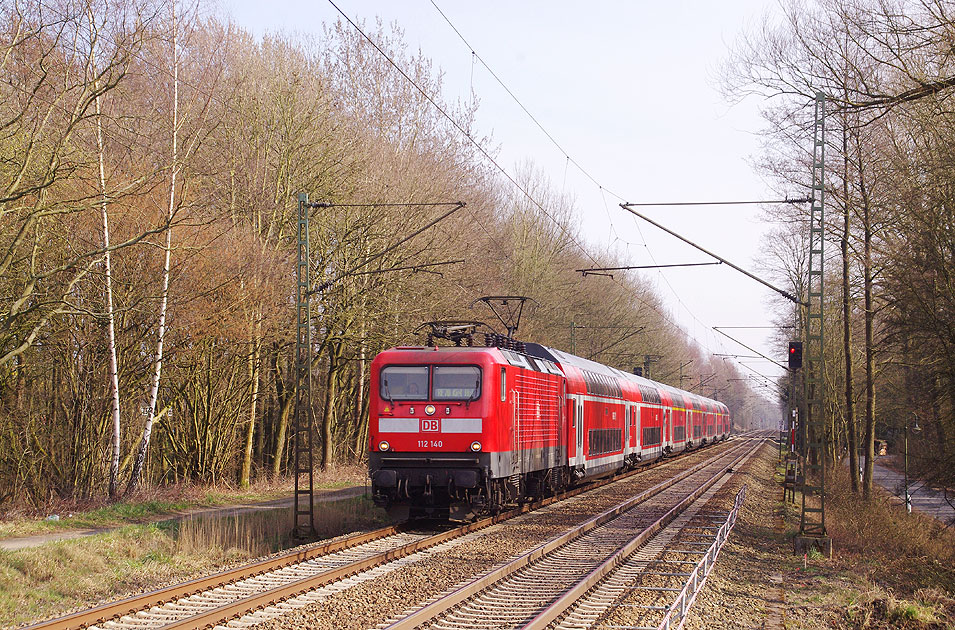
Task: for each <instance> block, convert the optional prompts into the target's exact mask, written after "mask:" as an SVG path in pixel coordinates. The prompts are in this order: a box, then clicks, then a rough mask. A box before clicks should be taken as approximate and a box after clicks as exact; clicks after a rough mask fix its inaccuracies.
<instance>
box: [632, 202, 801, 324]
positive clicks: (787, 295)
mask: <svg viewBox="0 0 955 630" xmlns="http://www.w3.org/2000/svg"><path fill="white" fill-rule="evenodd" d="M702 203H704V202H697V205H699V204H702ZM714 203H715V202H714ZM721 203H728V202H721ZM760 203H770V202H760ZM639 205H641V204H635V203H633V204H632V203H622V204H620V207H621V208H623V209H624V210H626V211H627V212H629V213H630V214H632V215H634V216H637V217H639V218H641V219H643V220H644V221H646V222H647V223H649V224H650V225H653V226H655V227H657V228H659V229H661V230H663V231H664V232H666V233H667V234H669V235H670V236H673V237H675V238H678V239H680V240H681V241H683V242H684V243H686V244H687V245H690V246H691V247H695V248H696V249H698V250H700V251H701V252H703V253H704V254H706V255H707V256H712V257H713V258H715V259H716V260H718V261H720V262H722V263H725V264H727V265H729V266H730V267H732V268H733V269H735V270H736V271H738V272H740V273H741V274H743V275H745V276H747V277H748V278H750V279H752V280H755V281H756V282H758V283H760V284H762V285H763V286H765V287H768V288H770V289H772V290H773V291H775V292H776V293H778V294H780V295H781V296H783V297H784V298H786V299H787V300H790V301H792V302H795V303H796V304H801V305H803V306H807V304H806V302H803V301H802V300H800V299H799V298H797V297H796V296H794V295H792V294H791V293H789V292H788V291H784V290H783V289H780V288H779V287H775V286H773V285H771V284H770V283H768V282H766V281H765V280H763V279H762V278H760V277H759V276H757V275H755V274H752V273H750V272H748V271H746V270H745V269H743V268H742V267H740V266H738V265H734V264H733V263H731V262H730V261H728V260H726V259H725V258H723V257H722V256H717V255H716V254H714V253H713V252H711V251H710V250H708V249H706V248H704V247H702V246H700V245H697V244H696V243H694V242H693V241H691V240H690V239H688V238H686V237H685V236H682V235H681V234H678V233H677V232H674V231H673V230H671V229H669V228H667V227H664V226H663V225H660V224H659V223H657V222H656V221H654V220H653V219H651V218H650V217H648V216H646V215H645V214H641V213H639V212H637V211H636V210H634V209H633V208H632V207H631V206H639ZM658 205H664V204H658ZM686 205H689V204H686Z"/></svg>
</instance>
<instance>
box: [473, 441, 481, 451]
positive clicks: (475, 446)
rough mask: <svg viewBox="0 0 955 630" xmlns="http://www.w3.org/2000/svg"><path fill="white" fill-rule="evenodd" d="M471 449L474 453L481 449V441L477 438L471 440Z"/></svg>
mask: <svg viewBox="0 0 955 630" xmlns="http://www.w3.org/2000/svg"><path fill="white" fill-rule="evenodd" d="M471 450H472V451H474V452H475V453H477V452H479V451H480V450H481V443H480V442H478V441H477V440H475V441H473V442H471Z"/></svg>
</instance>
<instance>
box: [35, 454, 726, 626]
mask: <svg viewBox="0 0 955 630" xmlns="http://www.w3.org/2000/svg"><path fill="white" fill-rule="evenodd" d="M707 450H708V449H707ZM681 459H682V458H681ZM679 461H680V459H677V460H665V461H664V462H663V463H662V464H660V465H664V466H669V465H673V464H674V463H676V462H679ZM701 466H702V465H698V466H695V467H693V468H691V471H693V470H697V469H699V468H700V467H701ZM646 470H647V468H644V469H640V470H638V471H633V472H630V473H626V474H625V475H621V476H618V477H615V478H612V479H608V480H603V481H601V482H597V483H594V484H590V485H588V486H586V487H582V488H579V489H576V490H574V491H571V492H568V493H565V494H564V495H561V496H558V497H551V498H549V499H546V500H544V501H539V502H536V503H534V504H528V505H525V506H522V507H521V508H519V509H515V510H511V511H509V512H507V513H504V514H500V515H498V516H495V517H493V518H488V519H483V520H481V521H477V522H474V523H470V524H468V525H465V526H462V527H459V528H455V529H452V530H448V531H443V532H440V533H437V534H435V533H434V532H428V531H420V530H418V531H416V530H414V529H411V528H409V527H408V526H407V525H399V526H393V527H387V528H382V529H380V530H376V531H374V532H368V533H364V534H358V535H355V536H349V537H346V538H344V539H341V540H337V541H332V542H329V543H324V544H321V545H315V546H311V547H307V548H305V549H302V550H297V551H294V552H290V553H286V554H281V555H278V556H275V557H273V558H269V559H266V560H262V561H259V562H256V563H253V564H250V565H246V566H243V567H239V568H236V569H233V570H230V571H226V572H222V573H218V574H215V575H212V576H208V577H205V578H201V579H197V580H191V581H189V582H184V583H182V584H178V585H175V586H171V587H167V588H164V589H159V590H157V591H153V592H150V593H145V594H143V595H141V596H136V597H132V598H128V599H125V600H121V601H118V602H113V603H109V604H104V605H102V606H98V607H95V608H92V609H89V610H86V611H81V612H78V613H74V614H72V615H68V616H66V617H61V618H58V619H53V620H49V621H45V622H41V623H38V624H35V625H33V626H29V629H30V630H41V629H42V630H70V629H74V628H104V629H107V628H108V629H110V630H123V629H126V628H136V629H137V630H148V629H151V628H203V627H214V626H216V625H218V624H224V623H227V622H229V620H233V619H240V618H243V619H245V620H246V622H248V623H255V622H256V621H258V620H261V619H262V618H269V617H272V616H276V615H278V614H281V613H282V611H283V610H284V609H287V608H290V607H291V608H294V607H298V606H304V605H306V604H307V603H309V601H310V600H309V595H308V594H309V593H310V592H315V589H320V588H322V587H327V588H332V587H331V586H329V585H334V584H335V583H336V582H340V581H341V580H343V579H344V578H346V577H348V576H356V575H358V574H362V572H366V573H367V572H369V571H377V574H379V575H380V574H381V573H382V572H383V571H388V570H389V569H382V568H380V567H383V566H387V565H389V563H390V564H392V565H394V566H393V569H392V570H397V568H399V566H400V565H399V564H395V561H397V560H400V559H402V558H405V557H408V556H412V555H414V554H420V553H423V552H425V550H428V549H436V550H440V549H442V548H449V547H453V546H454V545H455V544H457V543H456V541H461V540H466V539H467V536H468V535H469V534H475V533H476V532H478V531H479V530H482V529H485V528H487V527H490V526H491V525H494V524H496V523H500V522H503V521H506V520H509V519H512V518H515V517H517V516H520V515H522V514H525V513H527V512H529V511H531V510H534V509H537V508H540V507H542V506H546V505H550V504H553V503H555V502H557V501H559V500H562V499H567V498H569V497H572V496H576V495H579V494H580V493H582V492H586V491H589V490H593V489H595V488H598V487H603V486H606V485H608V484H610V483H613V482H615V481H619V480H620V479H621V478H625V477H629V476H631V475H633V474H635V473H639V472H641V471H646ZM687 474H690V473H683V474H681V475H678V476H677V477H676V478H675V479H676V480H679V479H682V478H684V477H685V476H686V475H687ZM375 567H379V568H378V569H375ZM370 575H375V574H374V573H372V574H370ZM350 579H351V580H355V579H360V578H355V577H352V578H350ZM251 611H260V612H257V613H254V614H252V613H251ZM243 615H245V616H246V617H243ZM233 623H235V622H233ZM230 625H231V624H230ZM240 625H246V623H245V622H241V623H240Z"/></svg>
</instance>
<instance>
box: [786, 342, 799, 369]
mask: <svg viewBox="0 0 955 630" xmlns="http://www.w3.org/2000/svg"><path fill="white" fill-rule="evenodd" d="M801 367H802V342H801V341H790V342H789V369H790V370H798V369H799V368H801Z"/></svg>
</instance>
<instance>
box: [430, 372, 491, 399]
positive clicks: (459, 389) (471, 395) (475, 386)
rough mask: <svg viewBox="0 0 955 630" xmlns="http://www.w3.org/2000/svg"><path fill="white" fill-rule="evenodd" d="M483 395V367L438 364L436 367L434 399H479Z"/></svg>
mask: <svg viewBox="0 0 955 630" xmlns="http://www.w3.org/2000/svg"><path fill="white" fill-rule="evenodd" d="M480 397H481V368H479V367H478V366H476V365H454V366H450V365H438V366H435V368H434V389H433V394H432V399H433V400H477V399H478V398H480Z"/></svg>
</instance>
